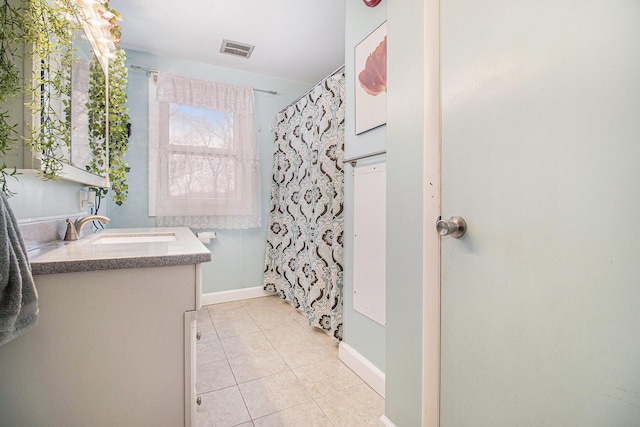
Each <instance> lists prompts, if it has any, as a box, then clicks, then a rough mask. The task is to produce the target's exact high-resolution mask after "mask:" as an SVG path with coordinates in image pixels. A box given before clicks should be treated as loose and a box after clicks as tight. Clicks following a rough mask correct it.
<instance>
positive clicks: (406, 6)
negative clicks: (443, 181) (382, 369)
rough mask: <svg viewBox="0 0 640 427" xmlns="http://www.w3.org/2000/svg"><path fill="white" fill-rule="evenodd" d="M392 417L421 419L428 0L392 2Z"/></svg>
mask: <svg viewBox="0 0 640 427" xmlns="http://www.w3.org/2000/svg"><path fill="white" fill-rule="evenodd" d="M387 16H388V21H387V32H388V42H387V52H388V54H387V61H388V62H387V77H388V85H389V91H388V98H387V100H388V104H387V137H388V138H387V370H386V397H387V398H386V412H385V414H386V416H387V417H388V418H389V419H390V420H391V421H392V422H393V423H394V424H395V425H397V426H419V425H422V341H423V336H422V304H423V292H422V288H423V254H424V251H423V239H424V233H425V230H424V229H423V223H424V209H423V200H424V198H423V190H424V189H423V185H424V184H423V180H424V178H423V177H424V112H425V106H424V105H425V101H424V99H425V92H424V81H425V79H424V72H425V67H424V62H425V60H424V57H425V55H424V3H423V1H422V0H406V1H403V2H402V3H400V2H389V3H388V6H387Z"/></svg>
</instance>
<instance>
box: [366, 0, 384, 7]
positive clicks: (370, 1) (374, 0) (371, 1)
mask: <svg viewBox="0 0 640 427" xmlns="http://www.w3.org/2000/svg"><path fill="white" fill-rule="evenodd" d="M362 1H363V2H364V4H366V5H367V6H369V7H376V6H377V5H379V4H380V2H381V1H382V0H362Z"/></svg>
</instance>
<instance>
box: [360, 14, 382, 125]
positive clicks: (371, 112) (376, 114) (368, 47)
mask: <svg viewBox="0 0 640 427" xmlns="http://www.w3.org/2000/svg"><path fill="white" fill-rule="evenodd" d="M354 69H355V79H354V80H355V86H356V87H355V112H356V114H355V115H356V117H355V128H356V135H359V134H361V133H363V132H366V131H368V130H370V129H373V128H376V127H378V126H382V125H384V124H385V123H386V122H387V23H386V22H384V23H383V24H382V25H380V26H379V27H378V28H376V29H375V30H374V31H373V32H372V33H371V34H369V35H368V36H367V37H366V38H365V39H364V40H362V41H361V42H360V43H358V44H357V45H356V47H355V67H354Z"/></svg>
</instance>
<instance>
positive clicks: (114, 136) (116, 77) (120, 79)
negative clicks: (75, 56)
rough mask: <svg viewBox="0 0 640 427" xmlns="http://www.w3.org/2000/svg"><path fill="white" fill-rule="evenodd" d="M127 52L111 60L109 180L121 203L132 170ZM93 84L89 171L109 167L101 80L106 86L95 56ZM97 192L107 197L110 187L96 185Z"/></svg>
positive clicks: (102, 196)
mask: <svg viewBox="0 0 640 427" xmlns="http://www.w3.org/2000/svg"><path fill="white" fill-rule="evenodd" d="M126 59H127V57H126V53H125V51H124V49H122V48H118V49H116V51H115V58H113V59H111V60H110V61H109V86H108V87H109V132H108V135H109V162H108V165H109V182H110V183H111V190H112V191H113V196H112V200H113V201H114V202H116V204H117V205H118V206H120V205H122V204H123V203H124V202H125V201H126V200H127V195H128V193H129V186H128V185H127V176H126V174H127V173H128V172H129V171H130V170H131V168H130V167H129V165H128V164H127V162H126V161H125V160H124V155H125V153H126V152H127V148H128V145H129V109H128V108H127V107H126V103H127V80H128V72H127V67H126V65H125V62H126ZM90 73H91V84H90V85H89V86H90V88H91V89H90V90H89V103H88V104H87V106H88V109H89V145H90V147H91V151H92V154H93V156H92V161H91V164H90V165H89V166H87V170H89V171H90V172H93V173H97V174H102V173H104V170H105V166H106V163H107V162H106V157H107V156H106V152H105V151H106V150H105V146H106V145H105V144H104V135H105V134H106V132H105V130H106V129H105V120H104V111H105V108H106V107H105V92H104V90H100V89H99V88H100V83H102V87H104V74H103V73H102V68H101V67H100V64H99V63H98V61H97V60H96V59H95V58H94V59H93V60H92V61H91V65H90ZM94 191H95V192H96V195H97V196H98V197H100V198H104V197H105V196H106V195H107V193H108V191H109V189H108V188H95V189H94Z"/></svg>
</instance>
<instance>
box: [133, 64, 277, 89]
mask: <svg viewBox="0 0 640 427" xmlns="http://www.w3.org/2000/svg"><path fill="white" fill-rule="evenodd" d="M129 68H131V69H132V70H138V71H144V72H146V73H149V74H151V73H157V72H158V70H151V69H149V68H145V67H141V66H139V65H129ZM252 89H253V90H254V91H256V92H264V93H268V94H270V95H277V94H278V92H277V91H275V90H266V89H256V88H255V87H254V88H252Z"/></svg>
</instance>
